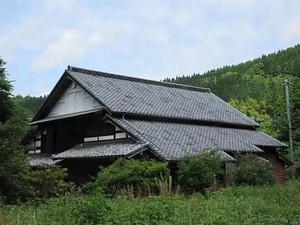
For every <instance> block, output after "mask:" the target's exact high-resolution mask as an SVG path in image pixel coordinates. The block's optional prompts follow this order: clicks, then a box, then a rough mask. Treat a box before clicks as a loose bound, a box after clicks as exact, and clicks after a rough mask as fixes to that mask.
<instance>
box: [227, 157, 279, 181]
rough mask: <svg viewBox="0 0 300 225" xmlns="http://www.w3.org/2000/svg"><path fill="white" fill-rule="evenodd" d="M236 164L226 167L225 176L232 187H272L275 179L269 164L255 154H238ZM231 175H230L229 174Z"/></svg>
mask: <svg viewBox="0 0 300 225" xmlns="http://www.w3.org/2000/svg"><path fill="white" fill-rule="evenodd" d="M235 158H236V159H237V162H235V163H234V164H232V165H228V166H227V175H228V178H229V179H231V180H229V182H230V184H232V185H237V186H240V185H251V186H263V185H273V184H275V182H276V177H275V175H274V171H273V168H272V165H271V163H270V162H268V161H266V160H264V159H263V158H260V157H258V156H257V155H255V154H238V155H236V156H235ZM229 173H231V174H229Z"/></svg>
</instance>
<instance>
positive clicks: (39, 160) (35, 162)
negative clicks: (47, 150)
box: [28, 153, 61, 166]
mask: <svg viewBox="0 0 300 225" xmlns="http://www.w3.org/2000/svg"><path fill="white" fill-rule="evenodd" d="M28 159H29V164H30V165H31V166H41V165H45V164H46V165H47V164H48V165H51V164H56V163H59V162H60V161H61V160H55V161H53V160H52V159H51V155H48V154H44V153H36V154H29V155H28Z"/></svg>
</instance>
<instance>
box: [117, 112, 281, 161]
mask: <svg viewBox="0 0 300 225" xmlns="http://www.w3.org/2000/svg"><path fill="white" fill-rule="evenodd" d="M111 119H112V120H113V121H114V122H115V123H116V124H117V125H119V126H120V127H122V128H123V129H125V130H127V131H128V132H130V133H131V134H132V135H134V136H135V137H137V138H138V139H139V140H140V141H143V142H146V143H149V146H150V148H151V149H153V150H154V151H155V152H156V153H157V154H158V155H159V156H160V157H161V158H162V159H164V160H168V161H169V160H177V159H178V158H180V157H182V156H184V155H187V154H196V153H198V152H199V151H200V150H203V149H216V150H219V151H221V152H223V153H225V152H234V151H236V152H237V151H240V152H262V150H261V149H260V148H259V146H271V147H285V146H286V145H285V144H283V143H281V142H280V141H277V140H276V139H274V138H272V137H270V136H268V135H266V134H264V133H262V132H259V131H255V130H248V129H237V128H236V129H235V128H223V127H214V126H199V125H191V124H180V123H168V122H155V121H142V120H125V119H116V118H115V119H113V118H111Z"/></svg>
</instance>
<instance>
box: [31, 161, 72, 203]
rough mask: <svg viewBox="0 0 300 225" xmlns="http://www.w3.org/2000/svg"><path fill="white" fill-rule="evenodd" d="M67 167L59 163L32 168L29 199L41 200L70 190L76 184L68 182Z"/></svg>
mask: <svg viewBox="0 0 300 225" xmlns="http://www.w3.org/2000/svg"><path fill="white" fill-rule="evenodd" d="M66 177H67V169H66V168H61V167H60V166H58V165H42V166H40V167H39V168H38V169H35V170H31V171H30V173H29V177H28V182H29V188H30V194H29V196H28V197H27V200H29V201H34V202H40V201H43V200H44V199H47V198H51V197H58V196H60V195H63V194H65V193H66V192H68V191H70V190H71V189H72V188H73V187H74V185H73V184H72V183H69V182H66V181H65V178H66Z"/></svg>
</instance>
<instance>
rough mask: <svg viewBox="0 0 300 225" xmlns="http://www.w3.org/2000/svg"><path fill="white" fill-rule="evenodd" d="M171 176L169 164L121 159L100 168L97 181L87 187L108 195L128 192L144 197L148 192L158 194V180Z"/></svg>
mask: <svg viewBox="0 0 300 225" xmlns="http://www.w3.org/2000/svg"><path fill="white" fill-rule="evenodd" d="M169 176H170V170H169V168H168V163H163V162H157V161H155V160H150V161H147V162H140V161H138V160H134V159H129V160H128V159H124V158H119V159H118V160H116V161H115V162H114V163H113V164H112V165H110V166H108V167H100V171H99V173H98V174H97V177H96V179H95V181H94V182H93V183H89V184H87V185H86V187H87V188H88V189H89V191H95V190H99V189H100V190H103V191H104V192H105V193H107V194H115V193H117V192H118V191H120V190H127V191H132V192H133V194H141V195H144V194H146V192H148V193H147V194H150V193H151V192H154V193H157V192H158V180H159V179H160V178H163V179H167V178H169Z"/></svg>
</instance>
